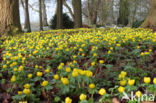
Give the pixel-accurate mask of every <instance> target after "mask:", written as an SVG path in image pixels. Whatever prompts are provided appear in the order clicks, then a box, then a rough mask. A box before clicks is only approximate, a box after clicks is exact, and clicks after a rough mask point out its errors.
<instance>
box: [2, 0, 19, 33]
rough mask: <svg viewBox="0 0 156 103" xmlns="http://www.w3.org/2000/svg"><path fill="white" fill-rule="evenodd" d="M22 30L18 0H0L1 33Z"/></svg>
mask: <svg viewBox="0 0 156 103" xmlns="http://www.w3.org/2000/svg"><path fill="white" fill-rule="evenodd" d="M19 31H21V24H20V16H19V1H18V0H0V34H1V35H2V34H4V33H8V34H12V32H19Z"/></svg>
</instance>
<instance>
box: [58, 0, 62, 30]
mask: <svg viewBox="0 0 156 103" xmlns="http://www.w3.org/2000/svg"><path fill="white" fill-rule="evenodd" d="M62 6H63V1H62V0H57V29H62V25H63V18H62Z"/></svg>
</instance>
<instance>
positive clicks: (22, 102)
mask: <svg viewBox="0 0 156 103" xmlns="http://www.w3.org/2000/svg"><path fill="white" fill-rule="evenodd" d="M19 103H28V102H27V101H19Z"/></svg>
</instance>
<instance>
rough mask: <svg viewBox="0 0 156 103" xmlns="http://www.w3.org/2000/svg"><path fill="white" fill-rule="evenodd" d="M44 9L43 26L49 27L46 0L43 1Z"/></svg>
mask: <svg viewBox="0 0 156 103" xmlns="http://www.w3.org/2000/svg"><path fill="white" fill-rule="evenodd" d="M42 7H43V13H42V19H43V20H42V22H43V26H48V22H47V13H46V5H45V0H42Z"/></svg>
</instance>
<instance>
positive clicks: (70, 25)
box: [50, 13, 74, 29]
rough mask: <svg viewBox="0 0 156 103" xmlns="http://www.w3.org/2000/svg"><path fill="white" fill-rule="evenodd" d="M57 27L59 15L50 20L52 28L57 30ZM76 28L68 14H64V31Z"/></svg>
mask: <svg viewBox="0 0 156 103" xmlns="http://www.w3.org/2000/svg"><path fill="white" fill-rule="evenodd" d="M56 26H57V14H55V15H54V16H53V18H52V19H51V20H50V28H52V29H56ZM73 27H74V22H73V21H72V20H71V19H70V17H69V16H68V15H67V14H65V13H64V14H63V29H70V28H73Z"/></svg>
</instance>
